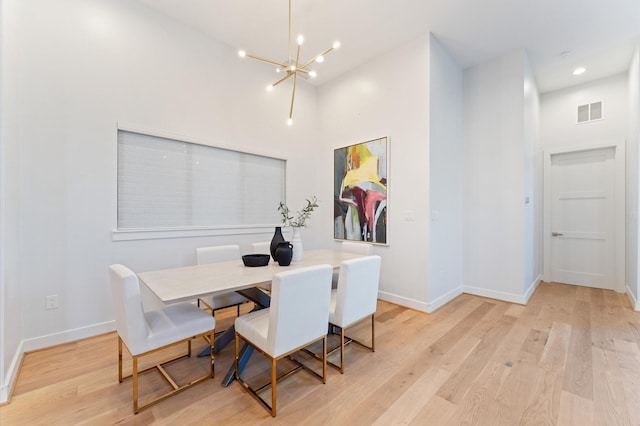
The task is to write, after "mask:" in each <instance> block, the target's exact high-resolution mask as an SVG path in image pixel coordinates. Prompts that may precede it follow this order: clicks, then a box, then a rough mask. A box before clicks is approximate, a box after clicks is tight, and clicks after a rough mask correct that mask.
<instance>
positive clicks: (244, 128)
mask: <svg viewBox="0 0 640 426" xmlns="http://www.w3.org/2000/svg"><path fill="white" fill-rule="evenodd" d="M6 4H7V5H11V7H4V5H5V3H3V9H2V12H3V16H2V19H3V21H2V22H3V32H2V35H3V36H9V37H6V38H5V37H3V44H2V49H3V56H2V59H6V57H7V56H9V55H10V58H11V59H12V61H11V62H10V63H6V62H5V61H4V60H3V63H2V83H3V84H2V88H3V91H2V98H1V100H2V103H1V105H2V108H3V110H2V124H3V126H2V141H3V143H2V150H3V154H7V155H8V156H10V158H4V156H3V162H2V179H3V187H2V202H3V204H2V219H3V220H2V224H3V229H2V231H3V239H2V241H3V242H2V249H3V251H2V253H1V254H2V266H3V270H2V283H3V285H2V290H3V302H2V303H3V305H4V306H3V314H4V324H3V333H4V335H3V340H4V344H5V353H3V354H2V356H3V360H4V361H3V365H4V368H3V371H4V372H6V370H7V368H6V363H7V362H8V361H9V360H11V359H12V357H13V355H14V354H15V353H16V351H19V348H18V347H17V345H16V336H20V338H22V339H24V349H25V350H30V349H35V348H39V347H43V346H49V345H52V344H56V343H61V342H64V341H68V340H71V339H76V338H81V337H85V336H88V335H93V334H96V333H99V332H104V331H108V330H111V329H113V323H112V318H113V314H112V309H111V302H110V300H111V297H110V292H109V287H108V274H107V266H108V265H109V264H112V263H116V262H119V263H124V264H126V265H128V266H129V267H131V268H132V269H133V270H135V271H144V270H150V269H158V268H167V267H174V266H181V265H187V264H192V263H195V254H194V249H195V247H197V246H202V245H209V244H217V243H224V242H228V241H229V242H230V241H235V242H240V243H241V244H242V245H243V249H248V244H249V243H250V242H251V241H266V240H269V239H270V238H271V235H272V232H273V231H272V230H268V232H263V233H262V234H257V235H241V236H238V235H235V236H233V235H231V236H220V237H197V238H183V239H163V240H141V241H118V242H114V241H112V234H111V231H112V230H113V229H114V228H115V225H116V123H127V124H130V125H135V126H137V127H140V128H143V129H144V128H146V129H150V130H155V131H161V132H168V133H170V134H174V135H176V134H177V135H183V136H185V137H187V138H189V139H192V140H197V141H200V142H205V143H210V144H213V145H218V146H225V147H233V148H236V149H240V150H248V151H251V152H257V153H265V154H269V155H273V156H278V157H282V158H286V159H288V160H290V161H289V163H288V164H289V165H288V188H289V191H288V195H289V197H288V201H289V202H290V203H291V204H294V205H297V204H299V203H300V204H301V203H302V201H303V199H304V197H305V196H309V195H311V194H306V190H305V189H304V188H302V189H298V188H299V187H300V185H299V184H298V182H299V181H300V180H301V177H302V176H307V175H308V174H307V171H306V170H307V163H306V161H305V159H306V158H307V157H306V155H307V152H308V150H309V149H310V147H314V146H315V141H316V138H317V136H316V134H317V133H316V130H317V123H316V105H315V89H313V88H312V87H309V86H306V85H304V84H299V85H298V90H297V93H296V105H295V112H294V118H295V122H296V124H295V125H294V126H293V127H291V128H289V127H287V126H286V124H285V123H286V118H287V114H288V106H289V99H290V91H289V90H288V86H283V87H281V88H280V87H279V88H280V89H282V90H274V91H273V92H272V93H267V92H266V91H265V90H264V87H265V84H266V81H268V80H269V78H270V77H271V76H270V74H268V73H266V72H265V70H264V68H263V67H260V66H256V64H255V63H251V62H247V61H240V60H239V59H238V58H237V55H236V49H235V48H234V47H231V46H226V45H223V44H221V43H219V42H216V41H213V40H211V39H209V38H207V37H205V36H203V35H201V34H199V33H197V32H194V31H191V30H189V29H187V28H186V27H184V26H182V25H179V24H177V23H176V22H175V21H173V20H170V19H168V18H165V17H163V16H161V15H159V14H157V13H155V12H153V11H151V10H149V9H147V8H146V7H144V6H141V5H140V4H138V3H136V2H130V1H126V0H59V1H56V2H50V1H47V0H33V1H29V2H23V1H14V2H10V1H6ZM6 22H10V23H11V24H12V25H10V26H9V27H5V26H4V24H5V23H6ZM6 89H9V90H6ZM4 124H7V125H8V126H7V127H5V126H4ZM7 164H9V166H7ZM7 177H8V178H9V179H10V180H11V182H8V181H7V180H5V179H6V178H7ZM310 178H311V179H315V176H313V175H312V176H310ZM325 199H326V200H330V197H326V198H325ZM18 203H19V207H18V206H16V204H18ZM16 207H18V208H16ZM276 207H277V206H274V209H275V208H276ZM331 208H332V206H331V205H330V203H329V202H327V203H326V204H325V205H323V206H321V209H320V211H318V213H317V216H322V215H326V216H330V215H331V213H330V212H331ZM325 212H326V213H325ZM18 214H19V217H18ZM314 219H315V218H313V220H314ZM7 228H8V229H10V230H11V232H9V233H8V235H7V234H5V233H4V231H6V230H7ZM6 236H8V238H5V237H6ZM18 242H19V243H18ZM311 247H312V245H311ZM7 249H8V250H7ZM8 262H11V265H12V267H13V266H14V265H15V269H5V268H4V266H6V264H7V263H8ZM18 279H19V281H18ZM18 282H19V284H18ZM18 289H19V291H20V293H18V294H16V293H17V290H18ZM51 294H57V295H59V301H60V308H59V309H56V310H48V311H47V310H45V309H44V307H45V303H44V301H45V296H47V295H51ZM5 296H8V299H5ZM20 299H21V300H22V303H20ZM14 302H15V306H13V305H11V304H13V303H14ZM8 305H10V306H8ZM20 306H21V307H20ZM7 308H8V309H7ZM9 324H11V326H9Z"/></svg>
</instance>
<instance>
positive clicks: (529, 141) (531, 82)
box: [523, 54, 542, 298]
mask: <svg viewBox="0 0 640 426" xmlns="http://www.w3.org/2000/svg"><path fill="white" fill-rule="evenodd" d="M523 91H524V105H523V106H524V111H523V113H524V123H523V124H524V128H523V131H524V134H523V137H524V197H525V204H524V282H523V285H524V289H525V293H526V294H527V298H528V297H529V296H530V295H531V293H532V292H533V290H534V289H535V287H536V285H537V283H538V281H539V280H540V279H541V278H542V149H541V147H540V137H539V128H540V96H539V94H538V89H537V87H536V81H535V78H534V75H533V70H532V69H531V64H530V63H529V59H528V57H527V55H526V54H525V55H524V87H523Z"/></svg>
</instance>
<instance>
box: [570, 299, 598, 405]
mask: <svg viewBox="0 0 640 426" xmlns="http://www.w3.org/2000/svg"><path fill="white" fill-rule="evenodd" d="M573 312H574V315H573V321H572V322H573V324H572V327H571V338H570V341H569V350H568V354H567V355H568V358H567V359H568V362H567V364H566V369H565V373H564V384H563V386H564V390H566V391H567V392H571V393H573V394H575V395H578V396H581V397H583V398H585V399H588V400H591V399H592V398H593V376H592V374H593V369H592V366H591V311H590V305H589V304H588V303H586V302H580V301H577V302H576V304H575V307H574V310H573Z"/></svg>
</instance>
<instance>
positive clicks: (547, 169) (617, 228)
mask: <svg viewBox="0 0 640 426" xmlns="http://www.w3.org/2000/svg"><path fill="white" fill-rule="evenodd" d="M601 148H614V161H613V164H614V165H613V167H614V189H613V191H614V213H613V222H614V223H613V226H614V231H613V247H614V249H613V257H614V261H613V276H614V278H613V289H614V290H615V291H617V292H618V293H624V292H625V291H626V285H625V274H626V272H625V271H626V269H625V261H626V253H625V250H626V247H625V238H626V237H625V235H626V229H625V228H626V213H625V212H626V191H625V157H626V154H625V141H624V140H622V141H618V142H610V141H603V142H595V143H589V144H580V145H578V144H576V145H567V146H561V147H557V148H556V147H553V148H547V149H545V150H544V152H543V161H544V165H543V172H542V176H543V180H544V182H543V190H542V192H543V218H542V250H543V255H542V259H543V260H542V262H543V270H542V271H543V276H544V280H545V281H548V280H549V278H550V277H551V156H552V155H555V154H567V153H574V152H581V151H590V150H594V149H601Z"/></svg>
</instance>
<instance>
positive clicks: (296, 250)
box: [291, 226, 304, 262]
mask: <svg viewBox="0 0 640 426" xmlns="http://www.w3.org/2000/svg"><path fill="white" fill-rule="evenodd" d="M292 229H293V238H291V244H292V245H293V257H292V258H291V260H292V261H294V262H300V261H301V260H302V253H303V251H304V249H303V247H302V238H301V237H300V227H295V226H294V227H293V228H292Z"/></svg>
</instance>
